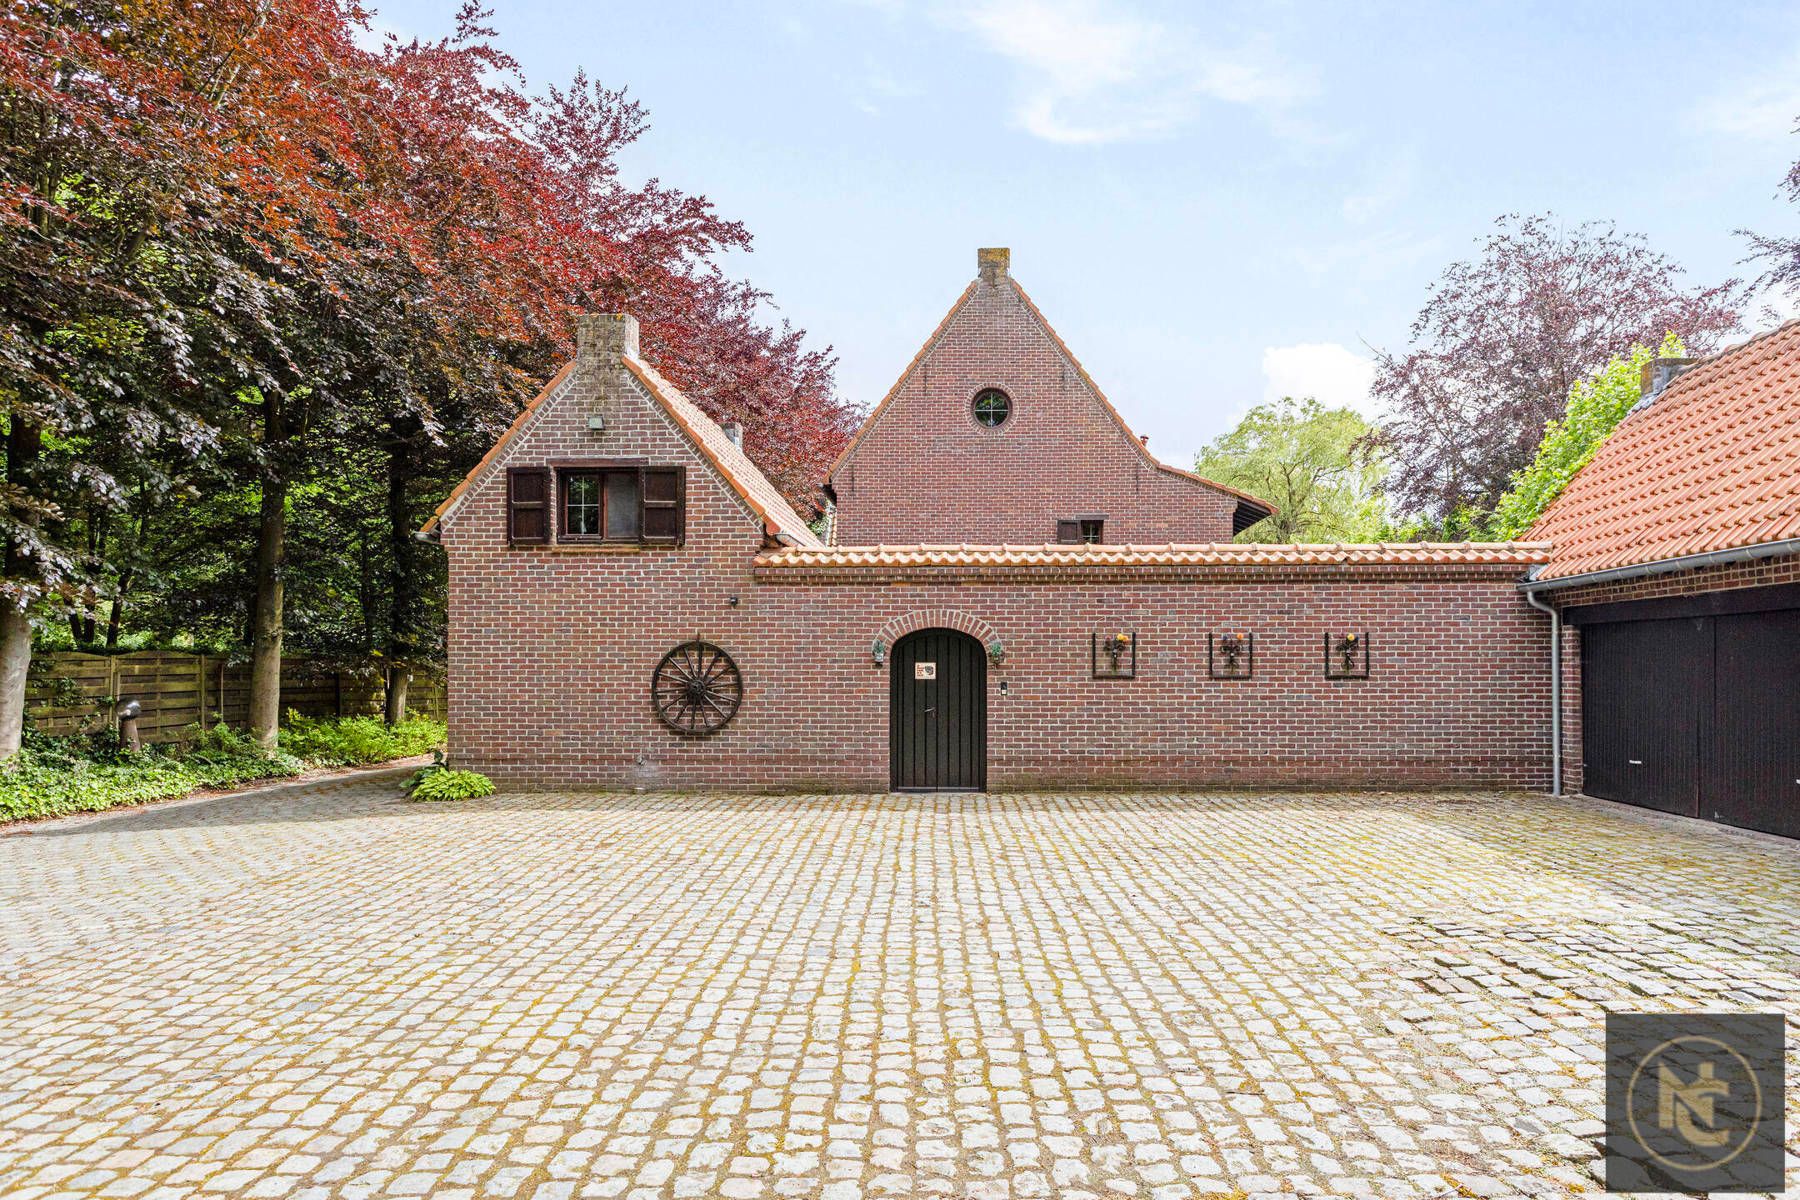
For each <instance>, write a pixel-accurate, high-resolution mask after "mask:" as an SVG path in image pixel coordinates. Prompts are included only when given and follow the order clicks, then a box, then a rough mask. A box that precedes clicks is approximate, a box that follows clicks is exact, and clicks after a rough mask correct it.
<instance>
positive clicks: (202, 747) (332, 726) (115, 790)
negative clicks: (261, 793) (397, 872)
mask: <svg viewBox="0 0 1800 1200" xmlns="http://www.w3.org/2000/svg"><path fill="white" fill-rule="evenodd" d="M443 744H444V724H443V722H441V721H433V720H431V719H430V718H429V717H421V716H416V715H415V716H409V717H408V718H407V719H406V720H405V721H403V722H401V723H400V724H399V725H397V726H395V727H394V728H392V729H389V728H387V727H386V726H385V725H383V724H382V723H381V722H380V721H379V720H377V719H375V718H373V717H347V718H345V719H343V720H341V721H326V720H310V719H307V718H303V717H298V716H296V715H295V714H292V713H290V714H289V723H288V725H287V727H286V728H284V729H282V730H281V748H280V749H279V750H278V751H276V752H275V753H274V754H269V753H266V752H264V751H263V750H262V748H261V747H259V746H258V745H257V744H256V743H255V742H254V741H252V740H251V739H250V738H249V737H248V736H247V735H245V734H241V733H238V732H236V731H235V730H232V729H228V728H225V727H223V726H220V727H217V728H213V729H209V730H206V731H204V732H201V731H200V730H198V729H195V730H191V731H190V735H189V737H188V738H187V739H186V741H185V742H183V743H181V744H179V745H178V746H175V747H167V748H152V749H146V750H142V751H139V752H137V753H135V754H134V753H131V752H129V751H126V750H123V749H121V748H120V747H119V746H118V745H117V743H116V741H114V740H113V739H112V738H110V736H108V737H87V738H45V737H37V736H31V737H28V738H27V739H26V744H25V747H24V749H22V750H20V752H19V755H18V757H17V758H15V759H14V760H13V761H12V762H10V763H8V764H7V765H6V766H5V767H3V768H0V821H9V820H18V819H20V818H25V817H56V816H62V815H64V814H66V813H74V812H97V811H99V810H101V809H106V808H113V807H116V806H118V805H121V804H141V803H143V802H145V801H148V800H166V799H168V798H170V797H173V796H185V795H187V794H188V793H189V792H192V791H195V790H197V789H199V788H204V787H230V786H233V785H235V784H240V783H249V782H252V781H254V780H258V779H283V778H291V777H292V776H295V775H299V774H300V773H301V772H303V771H305V770H307V769H308V768H310V767H342V766H361V765H364V764H367V763H378V762H387V761H389V760H391V759H396V758H410V757H412V756H413V755H416V754H424V753H426V752H427V751H430V750H433V749H436V748H438V747H441V746H442V745H443Z"/></svg>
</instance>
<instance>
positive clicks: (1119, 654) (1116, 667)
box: [1088, 633, 1137, 679]
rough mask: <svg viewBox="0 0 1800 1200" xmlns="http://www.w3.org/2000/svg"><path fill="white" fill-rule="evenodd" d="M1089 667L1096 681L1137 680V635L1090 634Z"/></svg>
mask: <svg viewBox="0 0 1800 1200" xmlns="http://www.w3.org/2000/svg"><path fill="white" fill-rule="evenodd" d="M1088 666H1089V668H1090V669H1091V670H1092V671H1093V675H1094V678H1095V679H1136V678H1137V634H1135V633H1090V634H1089V635H1088Z"/></svg>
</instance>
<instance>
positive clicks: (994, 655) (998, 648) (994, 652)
mask: <svg viewBox="0 0 1800 1200" xmlns="http://www.w3.org/2000/svg"><path fill="white" fill-rule="evenodd" d="M987 656H988V661H989V662H991V663H993V664H994V665H995V666H996V667H997V666H999V665H1000V664H1001V663H1003V662H1005V661H1006V643H1005V642H1003V641H1001V640H1000V639H999V638H995V639H994V640H993V641H991V642H989V643H988V644H987Z"/></svg>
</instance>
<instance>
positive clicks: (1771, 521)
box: [1529, 321, 1800, 579]
mask: <svg viewBox="0 0 1800 1200" xmlns="http://www.w3.org/2000/svg"><path fill="white" fill-rule="evenodd" d="M1529 536H1531V537H1534V538H1539V539H1541V540H1543V541H1547V542H1551V543H1553V544H1554V545H1555V547H1556V549H1555V552H1554V553H1553V554H1552V555H1551V558H1550V562H1549V563H1548V564H1547V565H1546V566H1545V567H1544V569H1543V570H1541V571H1539V572H1538V573H1537V578H1539V579H1555V578H1561V577H1565V576H1570V575H1583V574H1587V573H1588V572H1590V571H1604V570H1607V569H1609V568H1613V567H1629V566H1637V565H1639V564H1641V563H1651V562H1657V561H1660V560H1662V559H1669V558H1681V557H1684V556H1686V555H1690V554H1703V553H1706V552H1708V551H1713V550H1732V549H1736V548H1738V547H1741V546H1754V545H1758V544H1760V543H1763V542H1778V541H1783V540H1786V539H1788V538H1795V537H1800V321H1790V322H1788V323H1787V324H1786V325H1783V326H1782V327H1781V328H1779V329H1776V330H1773V331H1772V332H1769V333H1766V334H1763V335H1762V336H1760V337H1755V338H1752V339H1750V340H1749V341H1747V342H1745V343H1744V344H1743V345H1741V346H1736V347H1733V348H1732V349H1730V350H1726V351H1725V352H1723V353H1722V354H1719V355H1716V356H1715V357H1713V358H1710V359H1707V360H1706V361H1705V362H1702V363H1699V364H1698V365H1696V366H1693V367H1690V368H1689V369H1688V370H1686V371H1684V372H1683V373H1682V374H1680V375H1678V376H1676V377H1675V379H1674V380H1672V381H1671V382H1670V383H1669V384H1668V385H1667V386H1666V387H1665V388H1664V390H1663V392H1662V394H1661V395H1660V396H1658V397H1657V398H1656V399H1655V401H1653V402H1652V403H1650V404H1648V405H1646V406H1645V407H1643V408H1640V409H1638V410H1636V411H1635V412H1632V413H1631V414H1629V415H1628V416H1626V418H1625V419H1624V420H1623V421H1621V422H1620V423H1619V427H1618V428H1617V429H1616V430H1614V431H1613V434H1612V436H1611V437H1610V438H1608V439H1607V440H1606V443H1605V444H1604V445H1603V446H1601V447H1600V452H1599V453H1598V454H1596V455H1595V456H1594V460H1593V461H1592V462H1590V463H1588V465H1587V466H1585V467H1583V468H1582V469H1581V471H1580V472H1579V473H1578V474H1577V475H1576V476H1575V478H1574V479H1572V480H1570V482H1569V484H1568V486H1567V487H1565V488H1564V489H1563V492H1562V495H1560V496H1558V497H1557V498H1556V499H1555V500H1554V501H1553V502H1552V503H1551V505H1550V507H1549V509H1548V510H1546V511H1545V513H1544V515H1543V516H1542V517H1540V518H1539V519H1538V522H1537V524H1536V525H1535V526H1533V527H1532V529H1531V532H1530V534H1529Z"/></svg>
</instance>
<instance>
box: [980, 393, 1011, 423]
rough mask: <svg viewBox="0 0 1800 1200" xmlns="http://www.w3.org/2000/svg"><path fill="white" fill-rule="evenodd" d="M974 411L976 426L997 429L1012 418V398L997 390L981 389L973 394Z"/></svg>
mask: <svg viewBox="0 0 1800 1200" xmlns="http://www.w3.org/2000/svg"><path fill="white" fill-rule="evenodd" d="M974 411H975V420H976V422H977V423H978V424H981V425H986V426H987V427H988V428H989V429H994V428H997V427H998V426H1001V425H1004V424H1006V419H1007V418H1008V417H1010V416H1012V397H1011V396H1008V395H1007V394H1006V393H1005V392H1003V391H1001V390H1000V389H999V388H982V389H981V390H980V391H979V392H976V393H975V403H974Z"/></svg>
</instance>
